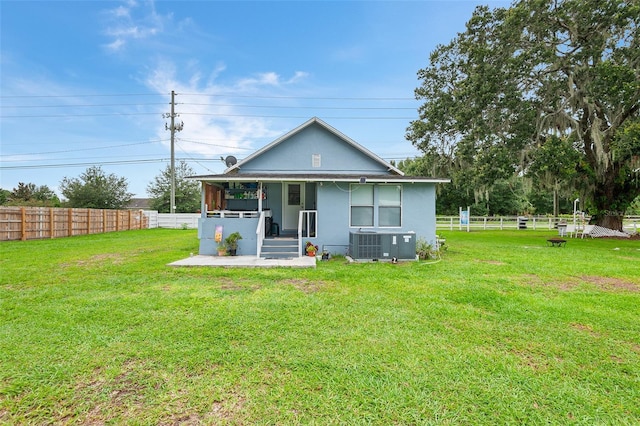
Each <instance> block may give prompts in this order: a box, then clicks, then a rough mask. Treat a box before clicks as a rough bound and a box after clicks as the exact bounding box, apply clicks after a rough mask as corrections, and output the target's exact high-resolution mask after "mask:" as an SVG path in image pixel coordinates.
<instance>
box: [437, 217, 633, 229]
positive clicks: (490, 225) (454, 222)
mask: <svg viewBox="0 0 640 426" xmlns="http://www.w3.org/2000/svg"><path fill="white" fill-rule="evenodd" d="M561 221H563V222H564V223H567V224H569V225H571V224H573V217H571V216H569V217H559V218H558V217H548V216H471V217H470V218H469V224H468V229H469V230H474V231H478V230H507V229H534V230H544V229H549V230H551V229H557V227H558V223H559V222H561ZM580 223H582V222H580ZM587 223H588V222H587ZM436 228H437V229H439V230H450V231H458V230H460V231H466V230H467V224H461V223H460V217H459V216H437V218H436ZM623 228H624V230H625V231H626V232H630V233H635V232H638V231H639V230H640V216H625V217H624V220H623Z"/></svg>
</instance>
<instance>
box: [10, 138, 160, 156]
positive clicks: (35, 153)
mask: <svg viewBox="0 0 640 426" xmlns="http://www.w3.org/2000/svg"><path fill="white" fill-rule="evenodd" d="M156 142H161V141H160V140H158V141H149V142H136V143H128V144H121V145H110V146H98V147H94V148H76V149H66V150H61V151H45V152H30V153H24V154H22V153H21V154H7V155H3V156H2V157H19V156H23V155H44V154H63V153H69V152H79V151H95V150H99V149H111V148H121V147H123V146H136V145H146V144H150V143H156ZM3 161H7V160H3ZM8 161H11V160H8Z"/></svg>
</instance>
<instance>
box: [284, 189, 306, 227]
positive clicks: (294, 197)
mask: <svg viewBox="0 0 640 426" xmlns="http://www.w3.org/2000/svg"><path fill="white" fill-rule="evenodd" d="M283 198H284V199H283V203H284V206H283V207H282V216H283V217H282V229H283V230H290V231H291V230H296V231H297V229H298V216H299V215H300V210H304V184H303V183H293V182H285V183H284V197H283Z"/></svg>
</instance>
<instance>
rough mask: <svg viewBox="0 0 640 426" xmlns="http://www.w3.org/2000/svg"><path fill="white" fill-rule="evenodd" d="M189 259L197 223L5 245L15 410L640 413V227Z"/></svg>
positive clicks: (411, 416)
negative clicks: (402, 256)
mask: <svg viewBox="0 0 640 426" xmlns="http://www.w3.org/2000/svg"><path fill="white" fill-rule="evenodd" d="M443 234H444V236H445V237H446V239H447V243H446V246H447V250H446V252H445V253H444V256H443V258H442V260H441V261H438V262H409V263H402V264H399V265H392V264H389V263H367V264H347V263H346V262H345V260H344V259H343V258H336V259H333V260H331V261H329V262H319V263H318V267H317V268H316V269H286V268H282V269H280V268H278V269H225V268H173V267H168V266H166V264H167V263H169V262H172V261H174V260H178V259H182V258H184V257H188V256H189V254H190V253H191V252H197V247H198V240H197V237H196V232H195V231H192V230H186V231H185V230H161V229H159V230H146V231H128V232H120V233H112V234H103V235H92V236H85V237H73V238H67V239H57V240H45V241H27V242H5V243H2V244H0V250H1V252H0V254H1V256H0V274H1V275H0V423H6V424H25V423H27V424H86V423H88V424H103V423H104V424H120V423H126V424H140V425H145V424H149V425H155V424H216V425H217V424H323V425H324V424H382V425H387V424H445V425H446V424H451V425H454V424H455V425H458V424H469V425H472V424H473V425H475V424H585V425H593V424H612V425H614V424H615V425H618V424H629V425H631V424H638V423H640V404H639V403H638V401H640V241H638V240H635V241H634V240H604V239H597V240H596V239H584V240H580V239H570V240H569V242H568V244H567V246H566V247H563V248H551V247H547V245H546V238H548V237H551V236H553V235H554V232H553V231H531V230H528V231H513V232H511V231H503V232H490V231H487V232H472V233H465V232H459V231H453V232H443Z"/></svg>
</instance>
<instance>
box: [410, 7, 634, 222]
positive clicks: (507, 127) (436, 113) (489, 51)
mask: <svg viewBox="0 0 640 426" xmlns="http://www.w3.org/2000/svg"><path fill="white" fill-rule="evenodd" d="M639 23H640V4H639V2H638V1H636V0H634V1H625V0H520V1H516V2H515V3H514V4H513V5H512V6H511V7H509V8H496V9H489V8H488V7H486V6H482V7H478V8H477V9H476V10H475V12H474V13H473V16H472V17H471V19H470V20H469V21H468V23H467V26H466V31H464V32H462V33H460V34H458V36H457V37H456V38H454V39H453V40H452V41H451V42H450V43H449V44H447V45H440V46H438V47H437V48H436V50H435V51H433V52H432V54H431V57H430V64H429V65H428V66H427V67H426V68H424V69H422V70H420V71H419V72H418V76H419V78H420V80H421V81H422V83H421V85H420V87H418V88H417V89H416V91H415V94H416V97H417V99H419V100H423V101H424V103H423V104H422V106H421V107H420V108H419V116H420V118H419V119H418V120H415V121H413V122H412V123H411V125H410V126H409V128H408V132H407V138H408V139H409V140H410V141H412V143H414V144H415V145H416V146H417V147H418V148H420V149H422V150H424V151H425V152H428V151H430V150H434V149H435V150H437V151H438V152H440V153H442V154H444V155H447V156H449V157H450V158H451V161H452V162H454V163H455V164H456V165H457V167H459V168H461V169H470V170H472V179H473V180H474V187H475V188H476V190H478V191H482V190H483V188H486V187H488V186H490V185H492V184H493V182H496V181H498V180H501V179H507V178H508V176H507V175H514V174H515V175H526V174H527V173H528V172H529V168H530V167H531V165H532V163H533V162H534V160H538V161H539V159H540V158H541V155H539V153H538V150H540V149H542V147H544V146H545V145H546V144H548V143H555V142H557V141H558V140H564V141H572V146H571V147H572V149H573V150H574V152H575V156H576V157H575V159H574V160H571V161H573V163H572V164H571V167H573V169H574V171H575V173H576V175H577V181H576V182H574V183H576V184H578V185H579V188H580V190H581V192H582V194H583V196H582V197H581V198H583V199H584V201H585V202H586V203H585V205H586V207H587V208H588V210H589V212H590V213H591V214H592V215H593V218H594V221H595V223H598V224H600V225H603V226H606V227H609V228H613V229H621V228H622V215H623V214H624V211H625V210H626V209H627V208H628V206H629V205H630V204H631V202H632V201H633V199H634V198H635V197H637V196H638V195H639V194H640V183H639V181H640V176H639V175H640V139H639V138H638V130H637V129H638V122H639V120H640V119H639V108H640V33H639V32H640V30H639ZM568 158H571V156H568ZM554 170H557V171H560V172H561V174H560V175H559V176H557V178H558V179H557V181H558V182H561V181H563V180H564V179H566V178H567V176H568V175H567V173H566V170H559V169H558V167H557V166H556V165H554V166H553V167H550V168H549V169H548V172H549V173H553V171H554ZM547 179H549V180H550V181H553V182H555V181H556V179H554V176H550V175H548V176H547Z"/></svg>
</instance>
